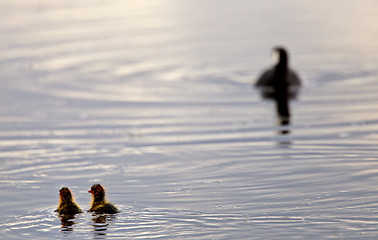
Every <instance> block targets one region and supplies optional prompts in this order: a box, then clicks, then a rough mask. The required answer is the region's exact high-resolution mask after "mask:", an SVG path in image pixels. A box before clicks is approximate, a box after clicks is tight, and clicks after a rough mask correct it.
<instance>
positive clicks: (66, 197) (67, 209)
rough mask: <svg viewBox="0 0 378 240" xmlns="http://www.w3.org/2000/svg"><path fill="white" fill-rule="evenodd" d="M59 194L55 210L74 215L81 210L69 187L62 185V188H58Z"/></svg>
mask: <svg viewBox="0 0 378 240" xmlns="http://www.w3.org/2000/svg"><path fill="white" fill-rule="evenodd" d="M59 196H60V197H59V206H58V208H57V209H56V210H55V212H58V213H59V214H64V215H74V214H77V213H82V212H83V211H82V210H81V209H80V207H79V206H78V205H77V203H76V202H75V200H74V198H73V196H72V193H71V190H70V189H69V188H67V187H62V189H60V190H59Z"/></svg>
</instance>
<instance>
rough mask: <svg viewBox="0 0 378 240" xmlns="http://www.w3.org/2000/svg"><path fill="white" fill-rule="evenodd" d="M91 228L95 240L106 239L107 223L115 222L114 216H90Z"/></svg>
mask: <svg viewBox="0 0 378 240" xmlns="http://www.w3.org/2000/svg"><path fill="white" fill-rule="evenodd" d="M92 216H93V218H92V223H93V224H92V226H93V234H94V238H95V239H102V238H105V237H106V231H107V229H108V226H109V222H113V221H114V220H115V218H116V217H115V215H114V214H95V213H93V214H92Z"/></svg>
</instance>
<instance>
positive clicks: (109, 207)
mask: <svg viewBox="0 0 378 240" xmlns="http://www.w3.org/2000/svg"><path fill="white" fill-rule="evenodd" d="M88 192H89V193H91V194H92V197H93V199H92V206H91V208H90V209H89V212H95V213H118V212H119V211H118V209H117V208H116V207H115V206H114V205H113V204H111V203H110V202H108V201H106V200H105V189H104V188H103V187H102V186H101V185H100V184H94V185H93V186H92V187H91V189H90V190H89V191H88Z"/></svg>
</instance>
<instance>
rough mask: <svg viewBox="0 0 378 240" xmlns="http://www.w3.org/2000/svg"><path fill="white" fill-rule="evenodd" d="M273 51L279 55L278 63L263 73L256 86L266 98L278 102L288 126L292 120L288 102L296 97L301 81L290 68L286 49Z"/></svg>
mask: <svg viewBox="0 0 378 240" xmlns="http://www.w3.org/2000/svg"><path fill="white" fill-rule="evenodd" d="M273 51H274V52H275V53H277V54H278V62H277V63H276V64H275V65H274V66H273V67H272V68H270V69H268V70H266V71H264V72H263V73H262V75H261V76H260V77H259V78H258V80H257V81H256V84H255V86H256V87H258V88H260V89H261V92H262V95H263V96H264V97H265V98H271V99H274V100H275V101H276V103H277V104H276V106H277V112H278V114H279V115H280V117H281V118H282V123H284V124H285V123H286V124H287V123H288V121H289V118H290V111H289V104H288V102H289V99H290V98H294V97H296V95H297V92H298V89H299V87H300V86H301V80H300V78H299V76H298V75H297V73H296V72H295V71H293V70H291V69H290V68H289V55H288V53H287V51H286V50H285V48H283V47H275V48H274V49H273Z"/></svg>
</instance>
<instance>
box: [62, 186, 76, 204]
mask: <svg viewBox="0 0 378 240" xmlns="http://www.w3.org/2000/svg"><path fill="white" fill-rule="evenodd" d="M59 196H60V200H61V201H62V202H71V201H72V200H73V198H72V193H71V191H70V189H69V188H67V187H62V188H61V189H60V190H59Z"/></svg>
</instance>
